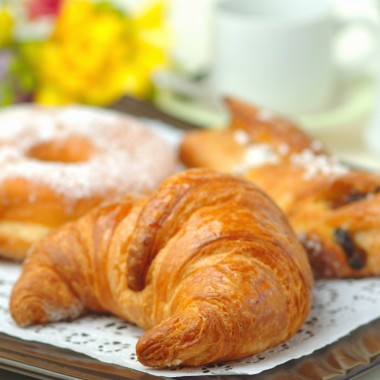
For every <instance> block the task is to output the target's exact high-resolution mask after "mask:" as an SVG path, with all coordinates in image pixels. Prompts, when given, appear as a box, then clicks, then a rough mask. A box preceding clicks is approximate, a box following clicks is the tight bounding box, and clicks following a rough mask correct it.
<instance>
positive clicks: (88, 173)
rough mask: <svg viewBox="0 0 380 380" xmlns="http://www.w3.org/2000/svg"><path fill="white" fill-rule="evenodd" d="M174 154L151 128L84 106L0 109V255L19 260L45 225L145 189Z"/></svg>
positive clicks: (171, 164) (163, 173)
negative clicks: (103, 202) (105, 201)
mask: <svg viewBox="0 0 380 380" xmlns="http://www.w3.org/2000/svg"><path fill="white" fill-rule="evenodd" d="M176 160H177V154H176V150H175V148H174V147H172V146H170V144H168V143H167V142H166V141H164V140H163V139H162V138H161V137H160V136H159V135H158V134H157V133H155V132H154V131H152V129H150V128H147V127H146V126H145V125H143V124H140V123H139V122H138V121H136V120H135V119H132V118H130V117H127V116H125V115H122V114H120V113H117V112H113V111H105V110H100V109H96V108H91V107H80V106H76V107H74V106H68V107H56V108H42V107H38V106H32V105H31V106H16V107H9V108H5V109H4V110H2V111H1V112H0V255H1V256H3V257H7V258H10V259H13V260H22V259H23V258H24V257H25V255H26V252H27V250H28V248H29V247H30V246H31V244H32V243H33V242H34V241H36V240H39V239H40V238H41V237H42V236H44V235H45V234H46V233H47V232H49V231H50V230H51V229H54V228H56V227H58V226H60V225H62V224H63V223H65V222H67V221H70V220H74V219H76V218H78V217H79V216H81V215H83V214H84V213H85V212H87V211H88V210H89V209H91V208H93V207H94V206H95V205H97V204H99V203H101V202H102V201H104V200H105V199H107V200H108V199H115V198H116V197H119V196H122V195H124V194H126V193H141V192H148V191H150V190H153V189H154V188H155V187H157V186H158V184H159V183H160V182H161V181H162V180H163V179H164V178H166V177H168V176H169V175H170V174H172V173H173V172H174V171H175V169H176V163H177V161H176Z"/></svg>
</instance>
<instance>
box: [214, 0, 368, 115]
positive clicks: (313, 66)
mask: <svg viewBox="0 0 380 380" xmlns="http://www.w3.org/2000/svg"><path fill="white" fill-rule="evenodd" d="M214 21H215V28H214V59H213V68H212V72H211V77H210V83H211V88H212V89H213V91H214V92H215V93H216V94H218V95H231V96H236V97H239V98H241V99H244V100H247V101H249V102H251V103H254V104H257V105H260V106H264V107H269V108H271V109H273V110H276V111H279V112H282V113H286V114H290V115H293V114H304V113H309V112H316V111H319V110H322V109H324V108H326V107H329V106H330V105H331V104H332V103H333V101H334V97H335V96H336V91H337V87H338V81H339V71H340V70H341V69H342V68H340V67H338V65H337V62H336V60H335V58H334V49H335V48H336V41H337V32H338V30H340V31H341V30H342V25H341V23H340V22H338V21H337V18H336V17H335V15H334V13H333V10H332V7H331V1H329V0H222V1H220V2H219V3H218V4H217V6H216V8H215V20H214ZM362 21H363V20H360V22H362ZM352 24H353V22H352V21H351V25H352ZM368 31H369V33H373V27H372V26H371V25H369V28H368ZM353 48H354V47H353Z"/></svg>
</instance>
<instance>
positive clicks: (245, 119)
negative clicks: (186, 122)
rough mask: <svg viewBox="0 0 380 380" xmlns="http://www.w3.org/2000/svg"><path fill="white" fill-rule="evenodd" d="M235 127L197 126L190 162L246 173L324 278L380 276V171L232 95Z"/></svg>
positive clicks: (187, 148) (185, 155) (186, 148)
mask: <svg viewBox="0 0 380 380" xmlns="http://www.w3.org/2000/svg"><path fill="white" fill-rule="evenodd" d="M227 104H228V107H229V108H230V111H231V116H232V120H231V124H230V126H229V128H227V129H223V130H217V131H216V130H213V131H194V132H190V133H188V134H187V136H186V137H185V138H184V140H183V142H182V146H181V152H180V154H181V159H182V161H183V162H184V163H185V164H186V165H188V166H189V167H207V168H213V169H217V170H220V171H224V172H228V173H236V172H238V173H240V174H242V175H243V176H244V177H245V178H247V179H249V180H251V181H253V182H254V183H255V184H257V185H259V186H260V187H261V188H262V189H263V190H264V191H266V192H267V193H268V194H269V195H270V196H271V197H272V199H273V200H275V202H276V203H277V204H278V205H279V206H280V207H281V208H282V210H283V211H284V212H285V214H286V215H287V217H288V218H289V221H290V224H291V225H292V227H293V229H294V230H295V231H296V233H297V234H298V236H299V238H300V240H301V242H302V243H303V245H304V246H305V248H306V250H307V251H308V254H309V259H310V261H311V264H312V267H313V270H314V273H315V275H316V276H317V277H362V276H371V275H379V274H380V176H379V175H376V174H370V173H364V172H359V171H353V170H350V169H349V168H347V167H344V166H343V165H341V164H340V163H339V162H337V161H336V159H335V158H334V157H332V156H330V155H328V154H327V153H326V151H325V150H324V148H323V146H322V144H321V143H320V142H319V141H317V140H315V139H312V138H311V137H309V136H307V134H305V133H304V132H303V131H301V130H300V129H299V128H297V126H296V125H294V124H292V123H291V122H290V121H288V120H285V119H283V118H281V117H276V116H274V115H268V113H265V112H264V111H263V110H260V109H258V108H254V107H251V106H249V105H247V104H244V103H242V102H238V101H235V100H232V99H228V100H227Z"/></svg>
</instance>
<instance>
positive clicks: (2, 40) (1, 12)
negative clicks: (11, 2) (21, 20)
mask: <svg viewBox="0 0 380 380" xmlns="http://www.w3.org/2000/svg"><path fill="white" fill-rule="evenodd" d="M0 25H1V27H0V48H1V47H4V46H6V45H8V44H9V43H10V42H11V41H12V32H13V19H12V15H11V13H10V12H9V10H8V9H7V8H6V7H5V6H2V5H0Z"/></svg>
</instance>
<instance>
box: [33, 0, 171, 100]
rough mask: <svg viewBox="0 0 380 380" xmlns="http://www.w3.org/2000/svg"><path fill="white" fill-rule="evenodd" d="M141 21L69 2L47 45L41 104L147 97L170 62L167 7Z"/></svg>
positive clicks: (78, 0) (81, 1)
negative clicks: (154, 75) (156, 72)
mask: <svg viewBox="0 0 380 380" xmlns="http://www.w3.org/2000/svg"><path fill="white" fill-rule="evenodd" d="M157 4H158V3H154V4H153V5H151V6H149V7H148V8H147V9H145V10H144V11H143V12H142V13H141V14H138V15H137V16H135V17H127V16H126V15H124V14H123V13H121V12H119V11H117V10H115V9H112V8H111V7H110V6H105V5H104V4H103V3H93V2H91V1H89V0H66V1H65V2H64V4H63V7H62V10H61V13H60V15H59V17H58V20H57V23H56V26H55V30H54V33H53V35H52V36H51V38H50V39H49V40H48V41H46V43H45V44H44V45H43V47H42V52H41V59H40V62H41V64H40V68H39V80H40V86H39V88H38V91H37V96H36V100H37V101H38V102H41V103H71V102H78V103H88V104H98V105H101V104H108V103H110V102H112V101H115V100H116V99H118V98H119V97H120V96H122V95H124V94H131V95H134V96H147V95H149V93H150V91H151V86H152V85H151V81H150V76H151V73H152V71H153V70H154V69H155V68H156V67H158V66H160V65H163V64H165V63H166V53H165V48H166V42H165V38H164V37H163V30H164V24H163V17H162V16H163V8H162V4H161V5H160V6H158V5H157Z"/></svg>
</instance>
